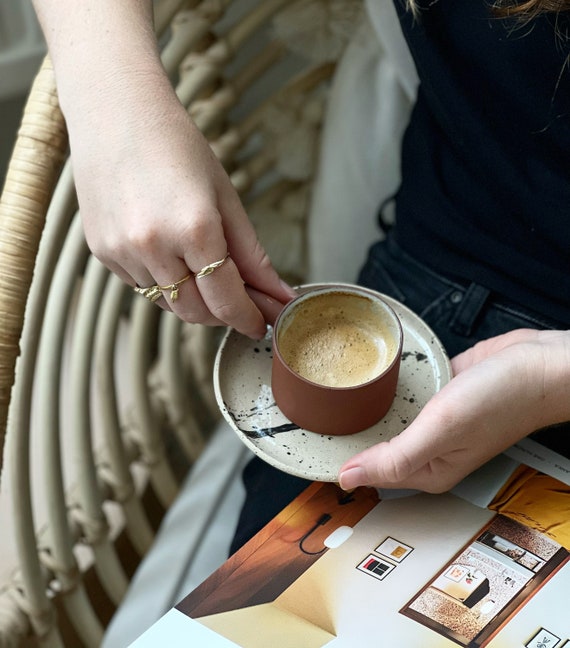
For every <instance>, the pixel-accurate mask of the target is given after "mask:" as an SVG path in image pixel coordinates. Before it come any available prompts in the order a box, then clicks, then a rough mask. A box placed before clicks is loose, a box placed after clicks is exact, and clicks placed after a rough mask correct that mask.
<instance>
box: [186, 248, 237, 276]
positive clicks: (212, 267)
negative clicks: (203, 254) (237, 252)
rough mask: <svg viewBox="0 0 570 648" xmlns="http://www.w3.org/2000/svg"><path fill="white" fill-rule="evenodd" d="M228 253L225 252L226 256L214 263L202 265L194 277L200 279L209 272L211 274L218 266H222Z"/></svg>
mask: <svg viewBox="0 0 570 648" xmlns="http://www.w3.org/2000/svg"><path fill="white" fill-rule="evenodd" d="M229 256H230V255H229V253H228V254H226V256H225V257H224V258H223V259H220V260H219V261H214V263H210V264H209V265H207V266H204V267H203V268H202V269H201V270H199V271H198V272H197V273H196V274H195V275H194V276H195V277H196V279H201V278H202V277H207V276H208V275H209V274H212V272H214V270H216V269H217V268H219V267H220V266H223V265H224V263H225V262H226V261H227V259H228V258H229Z"/></svg>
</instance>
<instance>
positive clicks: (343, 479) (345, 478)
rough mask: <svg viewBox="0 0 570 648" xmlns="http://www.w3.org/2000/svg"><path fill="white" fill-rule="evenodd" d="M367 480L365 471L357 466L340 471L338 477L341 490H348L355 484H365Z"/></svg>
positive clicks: (354, 486) (355, 485)
mask: <svg viewBox="0 0 570 648" xmlns="http://www.w3.org/2000/svg"><path fill="white" fill-rule="evenodd" d="M367 482H368V479H367V476H366V471H365V470H364V468H360V467H359V466H357V467H356V468H349V469H348V470H345V471H343V472H341V473H340V475H339V478H338V483H339V484H340V487H341V488H342V489H343V490H350V489H351V488H356V487H357V486H365V485H366V484H367Z"/></svg>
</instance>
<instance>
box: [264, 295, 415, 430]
mask: <svg viewBox="0 0 570 648" xmlns="http://www.w3.org/2000/svg"><path fill="white" fill-rule="evenodd" d="M402 344H403V332H402V326H401V324H400V321H399V319H398V316H397V315H396V313H395V312H394V310H393V309H392V308H391V307H390V306H389V305H388V304H387V303H386V302H385V301H384V300H383V299H382V297H381V295H380V294H379V293H376V292H374V291H372V290H367V289H365V288H361V287H359V286H351V285H346V284H342V285H335V284H329V285H327V286H325V287H323V286H319V287H317V288H315V289H308V290H307V291H306V292H303V293H302V294H301V295H299V297H297V298H296V299H293V300H292V301H291V302H289V303H288V304H287V305H286V306H285V307H284V308H283V310H281V312H280V313H279V315H278V316H277V319H276V320H275V324H274V330H273V365H272V376H271V387H272V391H273V396H274V398H275V402H276V403H277V405H278V406H279V408H280V409H281V411H282V412H283V414H285V416H286V417H287V418H288V419H289V420H291V421H292V422H293V423H296V424H297V425H299V427H301V428H304V429H306V430H310V431H312V432H319V433H321V434H331V435H345V434H353V433H355V432H359V431H360V430H364V429H366V428H368V427H370V426H371V425H373V424H374V423H376V422H377V421H379V420H380V419H381V418H383V417H384V415H385V414H386V413H387V412H388V410H389V409H390V406H391V404H392V401H393V400H394V396H395V394H396V386H397V382H398V373H399V369H400V358H401V354H402Z"/></svg>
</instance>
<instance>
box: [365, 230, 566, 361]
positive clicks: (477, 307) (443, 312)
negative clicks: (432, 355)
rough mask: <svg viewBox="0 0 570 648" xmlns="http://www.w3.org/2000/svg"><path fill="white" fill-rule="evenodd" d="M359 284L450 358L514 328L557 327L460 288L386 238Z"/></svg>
mask: <svg viewBox="0 0 570 648" xmlns="http://www.w3.org/2000/svg"><path fill="white" fill-rule="evenodd" d="M358 283H360V284H362V285H364V286H368V287H369V288H373V289H374V290H378V291H379V292H383V293H385V294H387V295H390V296H391V297H394V298H395V299H398V300H399V301H400V302H402V303H403V304H406V306H408V308H411V309H412V310H413V311H414V312H416V313H417V314H418V315H419V316H420V317H421V318H422V319H423V320H424V321H425V322H426V323H427V324H428V325H429V326H430V327H431V328H432V329H433V330H434V332H435V333H436V335H437V336H438V337H439V339H440V340H441V341H442V343H443V345H444V346H445V348H446V349H447V352H448V354H449V356H450V357H453V356H454V355H456V354H458V353H460V352H461V351H464V350H465V349H468V348H469V347H471V346H473V345H474V344H475V343H476V342H479V341H480V340H485V339H487V338H490V337H493V336H495V335H500V334H501V333H507V332H508V331H512V330H514V329H517V328H534V329H556V328H565V327H563V326H562V324H560V323H558V322H555V321H553V320H548V319H547V318H545V317H542V316H541V315H539V314H537V313H534V312H532V311H530V310H527V309H525V308H523V307H521V306H518V305H516V304H512V303H509V302H507V301H506V300H503V299H501V298H497V297H495V296H494V295H493V294H492V293H491V292H490V291H489V290H488V289H487V288H485V287H483V286H480V285H478V284H476V283H459V282H457V281H453V280H451V279H448V278H446V277H444V276H442V275H440V274H438V273H436V272H434V271H433V270H431V269H430V268H428V267H427V266H425V265H423V264H421V263H418V262H417V261H416V260H415V259H414V258H413V257H411V256H410V255H409V254H407V253H406V252H404V251H403V250H402V249H401V248H400V247H399V246H398V244H397V243H396V242H395V241H394V240H393V239H392V238H391V237H388V238H387V239H386V240H385V241H381V242H379V243H376V244H375V245H374V246H372V248H371V250H370V254H369V257H368V260H367V262H366V264H365V266H364V267H363V269H362V271H361V273H360V277H359V279H358Z"/></svg>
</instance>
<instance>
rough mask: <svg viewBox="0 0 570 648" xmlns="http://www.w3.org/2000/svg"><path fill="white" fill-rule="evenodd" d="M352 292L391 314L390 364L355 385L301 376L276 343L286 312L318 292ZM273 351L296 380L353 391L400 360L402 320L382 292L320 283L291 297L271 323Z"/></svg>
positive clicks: (378, 377)
mask: <svg viewBox="0 0 570 648" xmlns="http://www.w3.org/2000/svg"><path fill="white" fill-rule="evenodd" d="M334 292H336V293H352V294H354V295H357V296H361V297H364V298H366V299H369V300H370V301H377V302H381V303H382V306H383V307H384V308H385V309H386V311H387V312H388V313H390V314H391V316H392V318H393V320H394V322H395V324H396V329H397V331H398V345H397V347H396V351H395V353H394V357H393V358H392V361H391V362H390V364H388V365H387V366H386V367H384V369H383V370H382V371H381V372H380V373H379V374H378V375H377V376H374V378H371V379H370V380H367V381H366V382H362V383H357V384H356V385H348V386H340V387H335V386H333V385H323V384H322V383H318V382H314V381H313V380H310V379H309V378H305V377H304V376H302V375H301V374H300V373H298V372H297V371H295V370H294V369H292V368H291V367H290V366H289V364H288V363H287V362H286V361H285V358H284V357H283V355H282V354H281V352H280V350H279V343H278V340H277V338H278V335H277V332H278V328H279V325H280V324H281V322H282V321H283V319H284V318H285V317H286V316H287V314H288V313H290V312H291V311H292V310H294V309H295V308H296V307H297V306H298V304H299V303H300V302H301V301H304V300H305V299H311V298H312V297H315V296H318V295H320V294H330V293H334ZM272 338H273V353H275V354H276V355H277V356H278V357H279V360H280V362H281V365H282V367H283V368H284V369H285V370H287V372H289V373H291V374H292V375H293V376H295V377H296V378H297V379H298V380H300V381H302V382H304V383H306V384H308V385H313V386H314V387H317V388H320V389H325V390H332V391H338V392H344V391H354V390H357V389H361V388H363V387H366V386H368V385H370V384H372V383H374V382H376V381H378V380H380V379H381V378H383V377H384V376H385V375H386V374H388V373H389V372H390V371H391V370H392V369H393V367H394V365H395V364H396V363H398V362H399V361H400V357H401V355H402V348H403V345H404V331H403V328H402V322H401V321H400V318H399V317H398V314H397V313H396V311H395V310H394V309H393V308H392V306H391V305H390V304H388V302H387V301H386V300H384V299H382V294H381V293H379V292H376V291H374V290H371V289H370V288H366V287H364V286H357V285H350V284H341V283H339V284H335V283H331V284H327V285H325V286H323V285H322V284H321V285H320V287H319V288H315V289H311V288H309V290H307V291H306V292H303V293H301V294H299V295H298V296H297V297H295V298H294V299H292V300H291V301H290V302H288V303H287V304H286V305H285V306H284V308H283V309H282V310H281V312H280V313H279V315H278V316H277V318H276V319H275V323H274V325H273V336H272Z"/></svg>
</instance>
